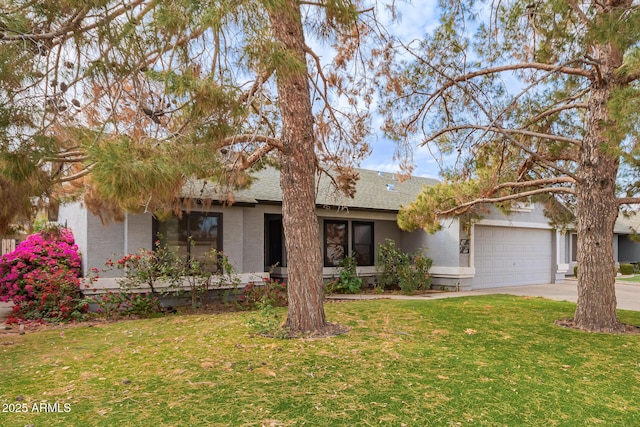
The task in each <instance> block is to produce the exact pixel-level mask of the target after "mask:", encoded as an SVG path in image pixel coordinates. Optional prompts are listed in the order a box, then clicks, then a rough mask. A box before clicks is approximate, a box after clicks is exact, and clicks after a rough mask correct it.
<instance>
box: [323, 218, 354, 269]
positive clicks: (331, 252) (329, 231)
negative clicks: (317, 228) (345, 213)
mask: <svg viewBox="0 0 640 427" xmlns="http://www.w3.org/2000/svg"><path fill="white" fill-rule="evenodd" d="M347 228H348V223H347V221H329V220H326V221H325V222H324V244H323V247H324V266H325V267H335V266H337V265H338V264H340V261H342V260H343V259H344V257H345V255H346V254H347V253H348V252H347V251H348V246H347V244H348V242H347V239H348V234H347Z"/></svg>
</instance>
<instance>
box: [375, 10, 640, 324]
mask: <svg viewBox="0 0 640 427" xmlns="http://www.w3.org/2000/svg"><path fill="white" fill-rule="evenodd" d="M440 7H441V9H440V10H441V17H440V21H441V24H440V26H439V27H438V28H437V29H436V30H435V31H434V32H433V33H432V34H430V35H427V36H425V38H424V39H423V40H422V41H420V42H414V43H412V44H409V45H406V46H404V47H405V48H406V49H405V53H404V55H405V58H404V62H403V63H402V66H400V67H394V66H393V64H390V65H389V67H386V68H385V69H383V70H382V72H381V75H383V76H385V77H386V78H387V86H386V87H385V89H386V90H388V92H387V97H386V103H385V105H383V109H384V110H385V113H386V118H387V122H386V129H387V131H388V132H389V134H390V135H393V136H394V137H395V138H397V139H398V140H399V141H401V142H403V145H402V146H403V147H405V148H406V144H409V143H410V142H411V141H412V140H413V139H414V138H415V136H416V135H420V137H421V141H420V142H419V144H420V145H426V146H428V147H437V149H438V150H434V152H436V151H439V153H440V155H442V156H447V158H448V159H449V160H451V162H449V165H448V166H446V167H445V170H444V173H443V178H444V179H443V182H442V184H440V185H437V186H435V187H433V188H430V189H427V190H425V191H424V192H423V193H422V194H421V195H420V196H419V197H418V199H417V200H416V201H415V202H414V203H412V204H411V205H410V206H407V207H405V208H404V210H403V211H402V212H401V215H400V219H399V221H400V224H401V225H402V226H403V227H405V228H408V229H413V228H417V227H425V228H428V229H431V230H433V229H437V227H438V225H439V219H440V218H442V217H446V216H452V215H463V216H464V215H467V217H470V218H473V217H476V218H477V217H478V216H479V215H481V213H482V206H483V205H486V204H488V203H493V204H497V205H499V207H500V208H502V209H503V210H505V211H509V208H510V207H511V205H512V203H513V202H514V201H518V200H526V199H528V198H532V197H533V198H536V199H537V200H541V201H544V202H545V203H546V206H547V213H548V215H549V216H550V217H551V219H552V221H553V222H554V223H556V224H558V226H561V224H566V223H567V221H570V222H572V223H573V224H574V226H575V229H576V231H577V234H578V253H577V261H578V268H579V270H578V271H579V274H578V303H577V308H576V312H575V319H574V322H575V325H576V326H577V327H579V328H581V329H585V330H589V331H620V330H621V329H623V327H624V326H623V325H621V323H620V322H619V320H618V318H617V316H616V297H615V287H614V283H615V263H614V252H613V227H614V223H615V221H616V218H617V217H618V215H619V212H620V210H621V208H623V207H624V206H625V205H630V204H635V203H638V202H640V199H638V198H637V189H638V182H637V166H638V165H639V163H638V125H637V124H638V123H639V122H638V113H639V112H640V108H639V104H638V100H639V99H640V92H639V91H638V89H639V86H638V78H639V77H640V66H639V65H640V62H639V61H640V55H639V53H640V50H639V47H640V46H639V44H638V42H639V41H640V39H639V37H640V10H639V7H640V6H639V5H638V3H637V2H633V1H632V0H607V1H595V0H594V1H586V2H576V1H573V0H551V1H536V2H532V1H529V0H509V1H506V2H505V1H502V2H487V3H485V2H481V3H477V2H473V1H468V2H467V1H465V0H460V1H453V2H441V4H440ZM454 159H455V161H453V160H454ZM445 163H447V162H445Z"/></svg>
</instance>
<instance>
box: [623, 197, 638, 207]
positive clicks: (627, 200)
mask: <svg viewBox="0 0 640 427" xmlns="http://www.w3.org/2000/svg"><path fill="white" fill-rule="evenodd" d="M638 204H640V197H621V198H619V199H618V205H638Z"/></svg>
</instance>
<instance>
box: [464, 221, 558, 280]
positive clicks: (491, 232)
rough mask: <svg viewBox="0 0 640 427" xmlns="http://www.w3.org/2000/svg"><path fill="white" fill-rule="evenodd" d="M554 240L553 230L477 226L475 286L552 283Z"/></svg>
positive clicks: (475, 239)
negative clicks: (552, 249)
mask: <svg viewBox="0 0 640 427" xmlns="http://www.w3.org/2000/svg"><path fill="white" fill-rule="evenodd" d="M551 243H552V234H551V231H550V230H540V229H527V228H512V227H490V226H476V227H475V238H474V248H475V251H474V258H475V259H474V261H475V263H474V265H475V268H476V276H475V277H474V280H473V287H474V288H492V287H500V286H516V285H530V284H539V283H548V282H549V281H550V280H551V269H552V261H551V260H552V254H551V248H552V245H551Z"/></svg>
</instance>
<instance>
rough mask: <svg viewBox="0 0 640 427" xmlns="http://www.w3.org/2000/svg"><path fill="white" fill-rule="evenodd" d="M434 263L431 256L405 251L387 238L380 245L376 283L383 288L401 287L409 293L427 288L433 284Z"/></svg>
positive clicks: (404, 291)
mask: <svg viewBox="0 0 640 427" xmlns="http://www.w3.org/2000/svg"><path fill="white" fill-rule="evenodd" d="M432 264H433V260H432V259H431V258H428V257H425V256H424V255H422V254H421V253H415V254H408V253H406V252H403V251H401V250H400V249H398V248H397V247H396V244H395V242H394V241H393V240H389V239H387V240H386V241H385V243H382V244H380V245H379V246H378V258H377V264H376V270H377V274H376V285H377V286H378V287H381V288H383V289H401V290H402V292H403V293H407V294H410V293H413V292H415V291H417V290H419V289H427V288H429V287H430V286H431V278H430V277H429V269H430V268H431V265H432Z"/></svg>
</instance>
